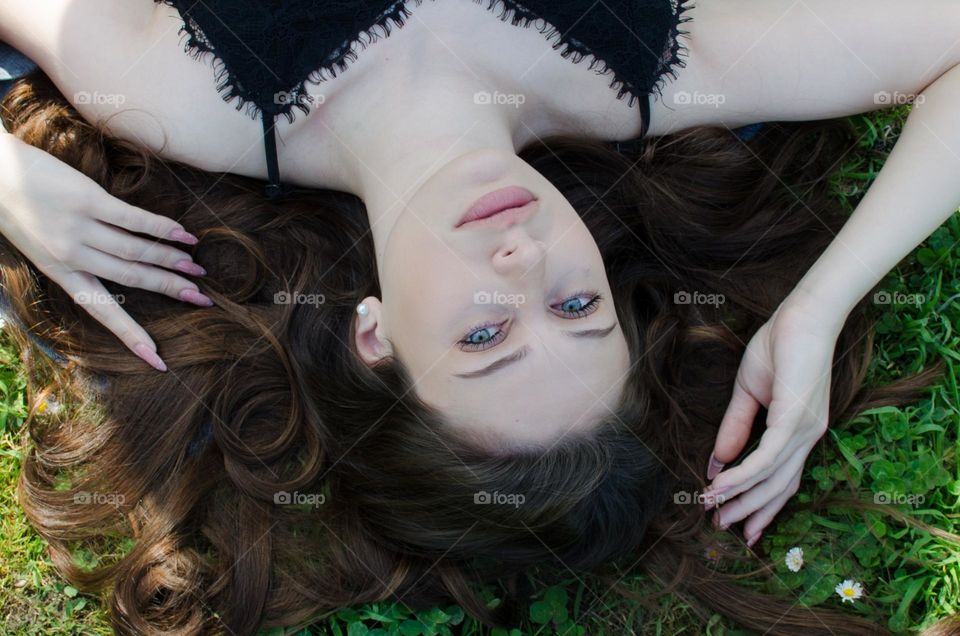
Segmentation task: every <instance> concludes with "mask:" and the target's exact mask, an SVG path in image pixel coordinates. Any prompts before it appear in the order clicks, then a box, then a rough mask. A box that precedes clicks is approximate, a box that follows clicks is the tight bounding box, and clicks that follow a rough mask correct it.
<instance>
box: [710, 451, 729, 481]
mask: <svg viewBox="0 0 960 636" xmlns="http://www.w3.org/2000/svg"><path fill="white" fill-rule="evenodd" d="M724 466H726V464H721V463H720V462H718V461H717V458H716V457H714V456H713V453H710V463H709V464H707V479H714V478H715V477H716V476H717V475H719V474H720V471H721V470H723V467H724Z"/></svg>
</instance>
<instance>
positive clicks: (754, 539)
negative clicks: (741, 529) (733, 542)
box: [747, 530, 763, 548]
mask: <svg viewBox="0 0 960 636" xmlns="http://www.w3.org/2000/svg"><path fill="white" fill-rule="evenodd" d="M762 534H763V530H761V531H759V532H757V534H755V535H753V537H751V538H749V539H747V547H748V548H752V547H753V544H754V543H756V542H757V541H759V540H760V535H762Z"/></svg>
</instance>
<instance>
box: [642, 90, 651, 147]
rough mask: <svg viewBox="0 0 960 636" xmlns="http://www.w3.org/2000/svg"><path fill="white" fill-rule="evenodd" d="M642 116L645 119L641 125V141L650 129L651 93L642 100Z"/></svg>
mask: <svg viewBox="0 0 960 636" xmlns="http://www.w3.org/2000/svg"><path fill="white" fill-rule="evenodd" d="M640 116H641V117H643V123H642V124H640V127H641V129H640V139H643V138H644V137H646V136H647V130H648V129H649V128H650V93H647V94H646V95H645V96H644V97H643V98H641V99H640Z"/></svg>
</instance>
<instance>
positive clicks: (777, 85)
mask: <svg viewBox="0 0 960 636" xmlns="http://www.w3.org/2000/svg"><path fill="white" fill-rule="evenodd" d="M701 9H702V12H701V13H700V14H699V15H697V14H694V15H695V17H694V20H693V21H692V22H691V23H689V24H691V25H693V24H696V23H697V20H698V18H702V19H701V20H700V21H699V24H698V25H697V31H696V32H694V29H693V28H691V29H690V30H691V37H692V38H693V39H694V42H693V44H692V45H691V56H690V65H689V67H688V69H686V70H690V71H692V72H691V73H690V74H689V75H687V76H686V78H684V76H683V75H682V74H681V75H680V76H679V78H678V79H679V80H682V81H678V82H676V83H675V84H673V85H671V86H670V88H669V93H665V98H666V99H665V101H666V102H670V101H674V102H678V103H677V104H676V105H675V106H673V107H672V108H671V109H668V107H669V106H671V104H669V103H668V104H661V107H662V110H663V111H665V112H661V126H665V127H670V126H679V127H683V126H685V125H696V124H708V125H723V126H728V127H730V128H735V127H737V126H740V125H743V124H747V123H752V122H756V121H765V120H804V119H822V118H830V117H840V116H845V115H850V114H855V113H859V112H864V111H869V110H877V109H880V108H884V107H889V106H893V105H897V104H901V103H905V102H906V101H909V102H910V103H914V106H913V108H912V111H911V113H910V115H909V117H908V119H907V123H906V126H905V127H904V129H903V131H902V133H901V135H900V139H899V141H898V142H897V144H896V145H895V147H894V149H893V151H892V152H891V154H890V156H889V158H888V159H887V161H886V163H885V165H884V167H883V168H882V170H881V171H880V173H879V175H878V176H877V178H876V180H875V182H874V183H873V185H872V187H871V188H870V189H869V190H868V192H867V193H866V195H865V196H864V198H863V199H862V201H861V202H860V204H859V205H858V207H857V209H856V211H855V212H854V213H853V215H852V217H851V218H850V220H849V221H848V222H847V223H846V224H845V226H844V228H843V229H842V230H841V232H840V233H839V234H838V235H837V236H836V237H835V238H834V240H833V242H832V243H831V244H830V246H829V247H828V248H827V250H825V251H824V253H823V254H822V255H821V256H820V258H819V259H818V260H817V261H816V263H815V264H814V265H813V266H812V267H811V268H810V270H808V272H807V273H806V275H805V276H804V277H803V279H802V280H801V281H800V283H799V284H798V285H797V286H796V287H795V289H794V290H793V291H792V292H791V294H790V295H789V296H788V297H787V299H786V300H784V302H783V303H782V304H781V305H780V307H779V308H778V310H777V312H776V313H775V314H774V316H773V317H772V318H771V319H770V321H768V322H767V323H766V324H765V325H764V326H763V327H762V328H761V329H760V330H759V331H758V333H757V334H756V335H755V336H754V337H753V338H752V339H751V341H750V342H749V343H748V345H747V350H746V352H745V355H744V358H743V362H742V363H741V366H740V369H739V372H738V375H737V380H736V383H735V386H734V389H733V396H732V398H731V401H730V404H729V406H728V408H727V412H726V414H725V415H724V418H723V421H722V422H721V425H720V430H719V432H718V435H717V443H716V445H715V447H714V457H715V458H716V464H714V465H713V466H711V467H710V468H709V469H708V472H707V477H708V479H713V480H714V481H713V483H712V484H711V486H710V489H709V490H710V492H712V493H713V496H714V497H715V498H716V500H717V502H718V503H722V504H723V505H722V506H721V507H720V509H719V510H718V511H717V513H716V516H715V521H716V523H717V524H718V525H720V526H721V527H726V526H729V525H730V524H731V523H735V522H738V521H740V520H743V519H746V523H745V525H744V535H745V537H746V538H747V540H748V542H749V543H751V544H752V543H753V542H755V541H756V540H757V538H758V537H759V535H760V532H761V531H762V529H763V528H764V527H765V526H766V525H767V524H768V523H770V521H771V520H772V518H773V516H774V515H775V514H776V512H777V511H778V510H779V509H780V508H781V507H782V506H783V505H784V504H785V503H786V501H787V499H789V497H790V496H792V495H793V493H795V492H796V491H797V488H798V487H799V483H800V476H801V474H802V469H803V463H804V461H805V459H806V457H807V455H808V454H809V452H810V450H811V449H812V447H813V445H814V444H815V443H816V442H817V440H819V438H820V437H821V436H822V435H823V433H824V432H825V431H826V426H827V414H828V412H829V411H828V401H829V386H830V369H831V364H832V358H833V354H834V346H835V342H836V337H837V335H838V334H839V332H840V329H841V328H842V326H843V323H844V322H845V320H846V317H847V315H848V314H849V312H850V311H851V310H852V308H853V307H854V306H855V305H856V304H857V303H858V302H859V301H860V299H861V298H862V297H863V296H864V295H865V294H866V293H867V292H868V291H869V290H870V289H871V288H873V287H874V286H875V285H876V284H877V283H878V282H879V281H880V279H881V278H882V277H883V276H884V275H885V274H886V273H887V272H888V271H889V270H890V269H892V268H893V267H894V266H895V265H896V264H897V262H899V261H900V260H901V259H902V258H903V257H904V256H906V255H907V254H908V253H909V252H910V251H911V250H912V249H914V248H915V247H916V246H917V245H918V244H919V243H920V242H921V241H922V240H923V239H924V238H926V237H927V236H929V235H930V234H931V233H932V232H933V230H935V229H936V228H937V227H938V226H939V225H940V224H941V223H943V222H944V221H945V220H946V219H947V218H948V217H949V216H950V215H951V214H952V213H953V212H954V211H955V210H956V209H957V206H958V205H960V179H958V178H957V175H958V174H960V119H958V118H957V109H956V104H958V103H960V41H958V38H960V2H956V1H955V0H926V1H925V2H921V3H911V2H905V1H903V0H801V1H800V2H788V1H786V0H724V1H723V2H714V3H711V4H707V5H704V6H703V7H701ZM684 92H686V93H687V95H684ZM678 95H683V98H681V99H677V96H678ZM688 96H689V99H687V97H688ZM671 117H672V119H671ZM653 123H656V120H654V122H653ZM841 160H842V157H838V158H837V161H838V162H839V161H841ZM808 212H809V213H810V214H816V211H815V210H808ZM760 406H764V407H766V408H767V409H768V416H767V430H766V431H765V432H764V435H763V436H762V438H761V440H760V445H759V447H758V448H757V449H756V450H755V451H754V452H752V453H750V454H749V455H748V456H747V457H746V458H745V459H744V460H743V461H742V462H741V463H740V464H739V465H738V466H736V467H733V468H730V469H728V470H725V471H723V472H720V471H721V470H722V469H723V464H725V463H728V462H732V461H733V460H735V459H736V458H737V457H738V456H739V454H740V453H741V452H742V450H743V448H744V446H745V444H746V440H747V437H748V435H749V432H750V429H751V428H752V425H753V420H754V418H755V416H756V414H757V412H758V411H759V407H760ZM717 473H719V474H717Z"/></svg>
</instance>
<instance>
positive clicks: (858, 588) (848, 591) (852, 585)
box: [834, 579, 863, 603]
mask: <svg viewBox="0 0 960 636" xmlns="http://www.w3.org/2000/svg"><path fill="white" fill-rule="evenodd" d="M834 590H836V592H837V594H839V595H840V598H841V599H843V602H844V603H846V602H847V601H850V602H851V603H853V602H854V601H855V600H857V599H858V598H860V597H861V596H863V585H861V584H860V583H858V582H857V581H854V580H853V579H847V580H846V581H843V582H842V583H837V587H835V588H834Z"/></svg>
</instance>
